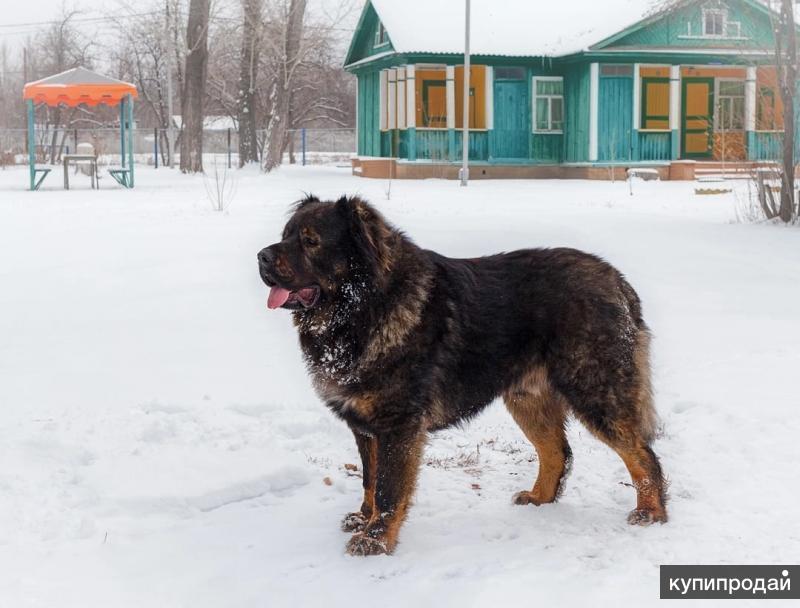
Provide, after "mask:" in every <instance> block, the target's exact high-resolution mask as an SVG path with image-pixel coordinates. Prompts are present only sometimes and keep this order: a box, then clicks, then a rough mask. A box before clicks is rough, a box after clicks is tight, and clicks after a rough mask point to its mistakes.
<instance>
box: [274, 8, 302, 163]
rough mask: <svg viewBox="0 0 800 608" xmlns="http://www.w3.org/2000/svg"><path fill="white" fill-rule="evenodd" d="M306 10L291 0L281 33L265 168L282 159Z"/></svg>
mask: <svg viewBox="0 0 800 608" xmlns="http://www.w3.org/2000/svg"><path fill="white" fill-rule="evenodd" d="M305 12H306V0H291V1H290V3H289V14H288V16H287V18H286V27H285V29H284V35H283V57H281V61H280V65H279V68H278V76H277V78H276V80H275V83H274V84H273V87H272V91H271V94H270V97H271V100H272V115H271V116H270V118H269V123H268V124H267V136H266V140H267V141H266V145H265V151H264V170H265V171H271V170H272V169H274V168H275V167H277V166H278V165H280V164H281V161H282V159H283V149H284V145H285V142H286V130H287V129H288V128H289V125H288V122H289V106H290V102H291V87H292V78H293V77H294V72H295V68H296V67H297V64H298V63H299V62H300V43H301V41H302V36H303V18H304V16H305Z"/></svg>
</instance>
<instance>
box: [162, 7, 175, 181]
mask: <svg viewBox="0 0 800 608" xmlns="http://www.w3.org/2000/svg"><path fill="white" fill-rule="evenodd" d="M169 1H170V0H165V2H166V15H165V17H166V18H165V20H164V34H165V36H166V51H167V145H168V146H169V152H168V156H169V168H170V169H173V168H174V167H175V131H174V129H173V127H172V59H173V56H174V49H173V48H172V28H171V27H170V16H169Z"/></svg>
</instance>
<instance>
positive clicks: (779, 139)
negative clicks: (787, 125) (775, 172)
mask: <svg viewBox="0 0 800 608" xmlns="http://www.w3.org/2000/svg"><path fill="white" fill-rule="evenodd" d="M749 135H750V137H748V138H747V139H748V141H747V144H748V146H747V148H748V149H747V156H748V158H750V160H778V159H779V158H780V157H781V154H782V147H783V133H766V132H755V133H750V134H749Z"/></svg>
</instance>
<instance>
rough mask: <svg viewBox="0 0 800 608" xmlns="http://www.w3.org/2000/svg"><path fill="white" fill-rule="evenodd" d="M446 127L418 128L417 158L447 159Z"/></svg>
mask: <svg viewBox="0 0 800 608" xmlns="http://www.w3.org/2000/svg"><path fill="white" fill-rule="evenodd" d="M448 154H449V153H448V141H447V130H446V129H431V130H429V129H417V159H422V160H437V161H447V160H449V158H448Z"/></svg>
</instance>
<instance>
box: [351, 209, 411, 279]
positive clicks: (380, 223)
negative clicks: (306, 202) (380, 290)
mask: <svg viewBox="0 0 800 608" xmlns="http://www.w3.org/2000/svg"><path fill="white" fill-rule="evenodd" d="M336 208H337V209H338V210H339V212H340V213H342V214H343V215H344V217H345V218H346V219H347V222H348V227H349V230H350V233H351V235H352V236H353V239H354V241H355V243H356V246H357V247H358V248H359V249H360V251H361V253H362V255H363V257H364V258H365V260H366V261H367V262H368V263H369V264H370V265H371V266H372V270H373V274H374V276H375V278H376V280H377V281H378V283H379V284H384V283H385V282H386V280H388V278H389V274H390V273H391V271H392V268H393V266H394V262H395V258H396V256H397V246H398V244H399V235H398V233H397V231H396V230H394V229H393V228H392V227H391V226H390V225H389V224H388V222H387V221H386V220H385V219H384V218H383V216H382V215H381V214H380V213H379V212H378V211H377V210H376V209H375V208H374V207H373V206H372V205H370V204H369V203H367V202H366V201H364V200H362V199H360V198H358V197H357V196H355V197H347V196H343V197H342V198H340V199H339V200H338V201H336Z"/></svg>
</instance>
